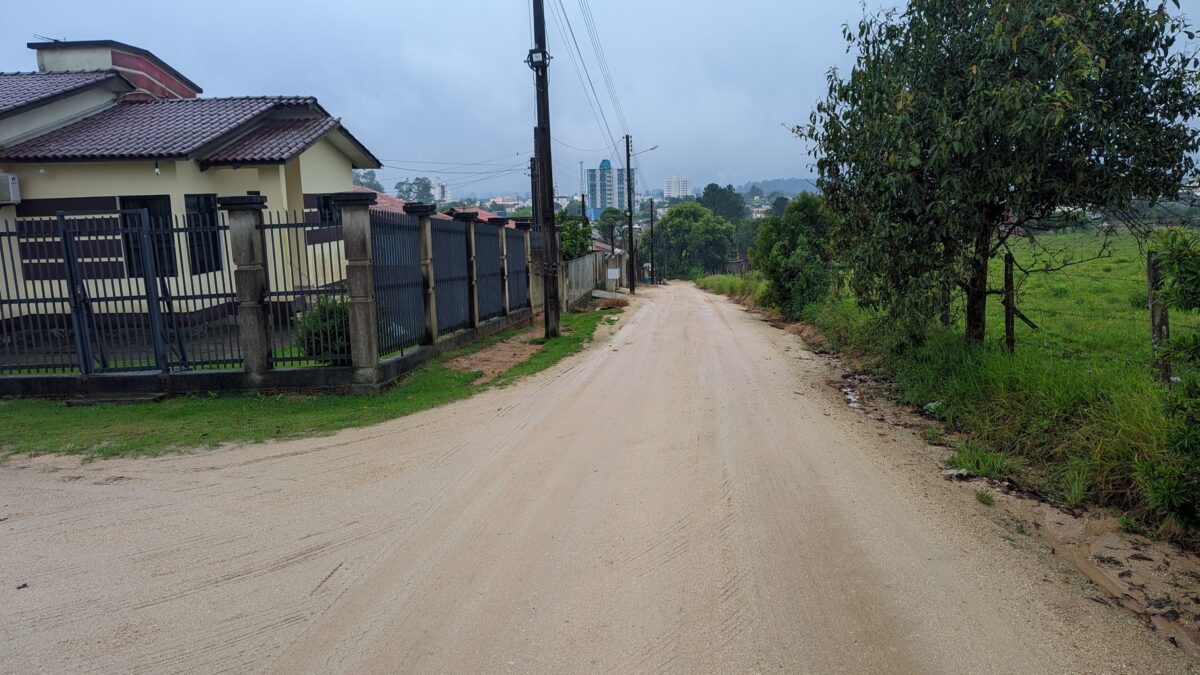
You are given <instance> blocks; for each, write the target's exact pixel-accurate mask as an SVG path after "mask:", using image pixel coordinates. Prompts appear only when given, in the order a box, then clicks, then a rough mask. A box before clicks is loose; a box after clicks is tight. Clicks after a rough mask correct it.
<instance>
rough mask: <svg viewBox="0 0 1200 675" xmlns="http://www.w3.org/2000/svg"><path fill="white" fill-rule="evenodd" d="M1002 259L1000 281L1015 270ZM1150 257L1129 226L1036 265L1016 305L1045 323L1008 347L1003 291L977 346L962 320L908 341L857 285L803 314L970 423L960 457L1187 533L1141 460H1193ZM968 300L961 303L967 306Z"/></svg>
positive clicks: (1059, 239)
mask: <svg viewBox="0 0 1200 675" xmlns="http://www.w3.org/2000/svg"><path fill="white" fill-rule="evenodd" d="M1100 241H1101V240H1100V238H1099V236H1097V235H1092V234H1083V233H1070V234H1060V235H1054V236H1051V237H1046V238H1044V239H1043V242H1044V245H1045V246H1047V247H1049V248H1051V249H1062V250H1065V251H1068V252H1070V253H1071V254H1072V255H1073V256H1074V257H1075V258H1076V259H1084V258H1088V257H1091V256H1092V255H1094V254H1095V253H1096V252H1097V251H1098V250H1099V245H1100ZM1016 255H1017V260H1018V261H1019V262H1021V263H1022V264H1026V265H1027V264H1031V263H1032V260H1033V258H1034V256H1033V255H1032V253H1031V250H1030V249H1028V248H1020V249H1018V250H1017V251H1016ZM995 267H996V268H997V269H993V274H994V277H995V278H994V280H993V282H994V283H995V284H996V285H997V286H999V285H1000V281H1001V279H1002V273H1003V272H1002V270H1001V269H998V268H999V267H1000V265H996V266H995ZM1145 269H1146V263H1145V253H1144V252H1143V251H1142V250H1140V249H1139V248H1138V245H1137V241H1136V240H1134V239H1133V238H1132V237H1129V236H1123V237H1121V238H1118V239H1116V240H1114V241H1113V243H1112V246H1111V253H1110V254H1109V255H1108V256H1106V257H1104V258H1102V259H1098V260H1093V261H1089V262H1085V263H1081V264H1079V265H1074V266H1071V267H1069V268H1067V269H1065V270H1062V271H1059V272H1053V273H1049V274H1034V275H1032V276H1030V277H1029V278H1028V279H1026V280H1025V281H1024V282H1023V283H1020V288H1019V294H1018V301H1017V305H1018V307H1019V308H1020V309H1021V310H1022V311H1023V312H1024V313H1025V314H1026V315H1028V316H1029V318H1030V319H1031V320H1033V321H1034V322H1035V323H1036V324H1038V326H1039V328H1040V330H1037V331H1034V330H1032V329H1031V328H1029V327H1027V326H1025V325H1024V324H1022V323H1020V322H1018V324H1017V330H1016V354H1015V355H1009V354H1007V353H1006V352H1004V350H1003V348H1002V340H1003V332H1004V321H1003V308H1002V306H1001V303H1000V301H999V298H998V297H995V296H994V297H993V298H991V299H990V301H989V310H988V341H987V344H986V345H985V346H984V347H982V348H975V349H968V348H967V347H966V346H965V344H964V342H963V336H962V333H963V329H962V325H961V324H959V325H954V326H950V327H946V328H942V327H936V328H933V329H932V330H931V332H930V333H929V335H928V338H927V341H926V342H925V343H924V344H923V345H921V346H918V347H910V348H907V349H902V350H900V349H897V348H896V346H897V345H898V344H899V343H900V340H901V336H900V335H899V332H898V330H897V329H896V327H895V326H894V325H893V324H892V322H890V321H888V320H887V319H886V317H883V316H881V315H878V314H876V313H873V312H870V311H866V310H863V309H861V308H859V307H857V306H856V304H855V303H854V300H853V298H851V297H849V296H848V295H845V294H843V295H834V296H831V297H829V298H828V299H827V300H826V301H825V302H824V303H822V304H820V305H816V306H811V307H809V308H808V309H807V310H806V312H805V317H804V318H805V320H806V321H808V322H809V323H812V324H814V325H816V326H817V327H818V328H819V329H820V330H821V331H822V333H823V334H824V335H825V336H826V338H827V339H828V340H829V341H830V343H831V346H832V348H834V349H835V350H837V351H839V352H841V353H843V354H846V355H848V356H851V357H853V360H854V361H855V362H856V363H861V364H863V365H862V367H863V369H864V370H867V371H869V372H873V373H875V374H877V375H880V376H881V377H882V378H883V379H884V380H885V381H886V382H888V383H890V385H891V387H892V388H893V390H894V394H895V397H896V398H897V399H899V400H900V401H902V402H904V403H908V404H911V405H914V406H919V407H924V406H927V405H929V404H934V405H933V406H931V408H932V410H934V411H935V413H934V414H935V415H936V416H937V417H939V418H940V419H941V420H942V422H943V423H944V424H945V425H946V426H948V427H950V428H951V429H954V430H956V431H960V432H963V433H965V434H966V435H967V436H968V437H969V438H970V439H971V440H970V441H969V445H967V446H965V447H964V448H963V449H962V450H961V451H960V455H959V456H958V457H956V460H955V465H956V466H960V467H963V468H968V469H969V470H973V471H974V472H975V473H978V474H980V475H987V476H992V477H998V476H1003V477H1008V478H1012V479H1013V480H1015V481H1016V482H1018V483H1019V484H1021V485H1022V486H1024V487H1026V488H1029V489H1032V490H1035V491H1037V492H1039V493H1040V494H1042V495H1044V496H1046V497H1047V498H1048V499H1050V500H1052V501H1056V502H1058V503H1063V504H1067V505H1071V506H1077V505H1082V504H1092V505H1099V506H1104V507H1114V508H1117V509H1120V510H1123V511H1125V512H1126V516H1125V522H1127V523H1138V522H1141V523H1144V524H1146V525H1153V526H1155V527H1159V528H1161V531H1163V532H1164V533H1165V534H1172V535H1175V534H1179V532H1178V527H1176V525H1175V521H1173V519H1172V518H1170V517H1169V515H1166V514H1164V513H1162V512H1161V509H1157V508H1156V507H1155V504H1156V503H1157V502H1156V501H1155V500H1156V495H1155V494H1154V489H1155V488H1154V487H1153V486H1150V485H1147V484H1146V481H1144V480H1141V479H1140V478H1139V471H1138V467H1139V466H1150V465H1155V466H1166V465H1169V464H1171V463H1173V462H1178V461H1180V460H1179V458H1177V457H1174V456H1172V455H1170V453H1169V452H1168V450H1167V446H1166V440H1167V435H1168V433H1169V428H1170V424H1171V422H1170V420H1169V418H1168V417H1167V415H1166V412H1165V409H1164V402H1165V396H1166V390H1165V388H1164V387H1162V386H1161V385H1160V384H1158V383H1157V382H1156V380H1155V378H1154V374H1153V373H1154V371H1153V367H1152V361H1151V357H1150V339H1149V333H1150V327H1149V309H1148V307H1147V304H1146V281H1145V274H1146V272H1145ZM1018 278H1019V275H1018ZM703 285H704V284H702V286H703ZM955 311H956V314H957V315H961V307H957V308H956V309H955ZM1171 322H1172V332H1173V334H1176V335H1181V334H1188V333H1190V332H1193V331H1196V330H1197V329H1198V328H1200V317H1198V316H1196V315H1195V314H1190V315H1189V314H1184V313H1179V312H1175V313H1172V315H1171Z"/></svg>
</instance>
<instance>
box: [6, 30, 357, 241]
mask: <svg viewBox="0 0 1200 675" xmlns="http://www.w3.org/2000/svg"><path fill="white" fill-rule="evenodd" d="M28 46H29V48H30V49H33V50H34V51H36V52H37V63H38V70H37V71H36V72H18V73H0V173H3V174H7V175H10V176H16V178H17V181H18V185H19V190H20V200H19V201H16V200H10V202H15V203H8V204H3V203H0V221H3V220H10V221H11V220H13V219H17V218H30V217H38V216H51V215H54V214H55V213H56V212H57V211H97V210H107V209H118V208H145V209H147V210H148V211H149V212H150V214H151V215H152V216H158V217H159V218H160V219H163V220H166V219H169V218H170V216H183V215H186V214H198V213H214V212H215V209H216V202H215V198H216V196H217V195H231V194H247V193H258V194H261V195H264V196H266V197H267V205H268V207H269V208H271V209H273V210H287V211H299V210H301V209H305V208H308V209H318V208H326V209H327V208H328V206H327V204H325V203H324V200H323V199H322V197H323V196H325V195H329V194H332V193H336V192H344V191H347V190H350V188H351V169H355V168H359V169H369V168H379V167H380V162H379V160H378V159H376V158H375V157H374V155H372V154H371V152H370V151H369V150H367V149H366V148H365V147H364V146H363V145H362V144H361V143H360V142H359V141H358V140H357V139H355V138H354V136H353V135H351V134H350V132H349V131H347V130H346V128H345V127H343V126H342V124H341V121H340V120H339V119H337V118H335V117H332V116H331V115H330V114H329V113H328V112H327V111H326V110H325V109H324V108H322V107H321V106H320V104H319V103H318V102H317V100H316V99H315V98H312V97H309V96H244V97H229V98H203V97H201V96H200V94H201V93H203V92H202V90H201V89H200V87H199V86H198V85H196V84H195V83H194V82H192V81H191V80H189V79H188V78H187V77H185V76H184V75H183V74H181V73H179V71H177V70H175V69H174V68H172V67H171V66H170V65H169V64H167V63H166V62H164V61H162V60H161V59H159V58H158V57H157V56H155V55H154V54H152V53H150V52H148V51H146V50H144V49H139V48H137V47H133V46H130V45H127V44H123V43H120V42H115V41H112V40H90V41H74V42H34V43H30V44H29V45H28Z"/></svg>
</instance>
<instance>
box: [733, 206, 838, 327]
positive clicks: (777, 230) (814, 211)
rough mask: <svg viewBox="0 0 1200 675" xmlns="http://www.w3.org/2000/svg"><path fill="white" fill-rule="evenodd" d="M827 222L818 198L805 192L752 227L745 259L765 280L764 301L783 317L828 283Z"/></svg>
mask: <svg viewBox="0 0 1200 675" xmlns="http://www.w3.org/2000/svg"><path fill="white" fill-rule="evenodd" d="M830 222H831V221H830V218H829V216H828V214H827V213H826V212H825V209H824V207H823V205H822V203H821V198H820V197H818V196H816V195H813V194H809V193H807V192H805V193H801V194H800V196H798V197H796V199H794V200H792V201H791V202H790V203H789V204H788V205H787V207H786V209H785V211H784V214H783V215H782V216H768V217H767V218H764V219H763V221H762V224H761V225H760V226H759V228H758V237H757V239H756V240H755V242H754V248H753V249H752V250H751V251H750V259H751V260H752V261H754V267H755V268H756V269H757V270H759V271H760V272H761V273H762V275H763V277H764V278H765V279H766V280H767V283H768V288H767V302H768V303H769V304H772V305H774V306H776V307H779V309H780V311H781V312H783V314H784V316H786V317H787V318H789V319H795V318H799V316H800V312H801V311H803V309H804V308H805V307H806V306H807V305H809V304H810V303H813V302H816V301H817V300H819V299H820V298H821V296H822V295H824V294H825V292H826V291H827V290H828V288H829V279H830V276H829V274H830V271H829V266H830V259H831V257H832V256H831V253H830V247H829V230H830Z"/></svg>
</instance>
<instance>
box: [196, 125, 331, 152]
mask: <svg viewBox="0 0 1200 675" xmlns="http://www.w3.org/2000/svg"><path fill="white" fill-rule="evenodd" d="M338 124H339V120H338V119H337V118H335V117H306V118H300V119H280V120H267V121H265V122H263V123H261V124H259V125H257V126H256V127H255V129H254V131H252V132H250V133H249V134H246V136H245V137H243V138H241V139H239V140H236V141H234V142H233V143H232V144H230V145H229V146H227V147H224V148H222V149H221V150H220V151H218V152H217V153H216V154H214V155H212V156H210V157H206V158H205V160H204V161H205V162H208V163H211V164H263V163H268V164H271V163H279V162H286V161H288V160H289V159H291V158H292V157H295V156H296V155H298V154H300V153H301V152H304V151H305V150H307V149H308V148H309V146H311V145H312V144H313V143H316V142H317V141H318V140H320V139H321V137H322V136H324V135H325V134H327V133H329V131H330V130H332V129H336V128H337V126H338Z"/></svg>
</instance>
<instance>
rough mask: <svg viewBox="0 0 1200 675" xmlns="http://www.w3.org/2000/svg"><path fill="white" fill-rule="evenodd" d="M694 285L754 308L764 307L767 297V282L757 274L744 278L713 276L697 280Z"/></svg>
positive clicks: (750, 274)
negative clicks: (754, 306)
mask: <svg viewBox="0 0 1200 675" xmlns="http://www.w3.org/2000/svg"><path fill="white" fill-rule="evenodd" d="M696 285H697V286H699V287H700V288H702V289H704V290H706V291H709V292H710V293H717V294H719V295H727V296H729V297H731V298H734V299H735V300H738V301H740V302H743V303H746V304H753V305H756V306H763V305H765V301H766V297H767V280H766V279H763V278H762V276H761V275H760V274H758V273H757V272H750V273H749V274H746V275H744V276H737V275H734V274H714V275H712V276H707V277H701V278H700V279H697V280H696Z"/></svg>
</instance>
